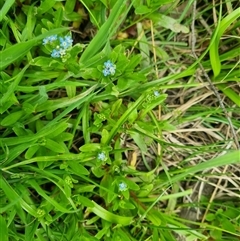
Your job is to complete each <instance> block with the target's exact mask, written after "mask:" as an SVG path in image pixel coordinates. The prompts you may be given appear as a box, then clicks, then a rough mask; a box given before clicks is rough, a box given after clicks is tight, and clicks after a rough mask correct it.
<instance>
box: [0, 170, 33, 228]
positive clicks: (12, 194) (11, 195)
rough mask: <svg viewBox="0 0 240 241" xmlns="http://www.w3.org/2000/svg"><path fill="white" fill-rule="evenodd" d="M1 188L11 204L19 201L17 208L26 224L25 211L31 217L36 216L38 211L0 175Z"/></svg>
mask: <svg viewBox="0 0 240 241" xmlns="http://www.w3.org/2000/svg"><path fill="white" fill-rule="evenodd" d="M0 187H1V188H2V190H3V192H4V193H5V195H6V197H7V198H8V199H9V201H10V202H16V200H17V202H16V204H15V208H16V211H17V213H18V215H19V216H20V218H21V219H22V221H23V222H24V223H26V216H25V213H24V211H23V209H24V210H26V211H27V212H28V213H30V214H31V215H33V216H36V211H35V210H34V209H33V208H32V207H31V206H30V205H29V204H28V203H26V202H25V201H24V200H23V199H22V197H21V196H20V195H19V194H18V193H17V192H16V191H15V190H14V189H13V188H12V186H11V185H10V184H9V183H8V182H7V181H6V180H5V178H4V177H3V176H2V175H0Z"/></svg>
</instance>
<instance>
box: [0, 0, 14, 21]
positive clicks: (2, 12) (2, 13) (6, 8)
mask: <svg viewBox="0 0 240 241" xmlns="http://www.w3.org/2000/svg"><path fill="white" fill-rule="evenodd" d="M14 2H15V0H7V1H5V3H4V5H3V7H2V9H1V10H0V22H1V21H2V20H3V18H4V17H5V15H6V14H7V12H8V11H9V9H10V8H11V6H12V5H13V4H14Z"/></svg>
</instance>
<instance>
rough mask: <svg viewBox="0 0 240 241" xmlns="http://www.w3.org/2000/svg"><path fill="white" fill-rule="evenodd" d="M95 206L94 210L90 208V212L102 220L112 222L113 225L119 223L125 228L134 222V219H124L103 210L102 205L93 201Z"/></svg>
mask: <svg viewBox="0 0 240 241" xmlns="http://www.w3.org/2000/svg"><path fill="white" fill-rule="evenodd" d="M92 202H93V204H94V207H93V208H90V210H91V211H92V212H93V213H95V214H96V215H97V216H99V217H100V218H102V219H104V220H106V221H108V222H111V223H117V224H122V225H124V226H126V225H129V224H130V223H131V222H132V219H133V217H123V216H119V215H116V214H113V213H111V212H109V211H107V210H106V209H104V208H102V207H101V206H100V205H98V204H97V203H95V202H94V201H92Z"/></svg>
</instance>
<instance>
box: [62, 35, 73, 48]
mask: <svg viewBox="0 0 240 241" xmlns="http://www.w3.org/2000/svg"><path fill="white" fill-rule="evenodd" d="M59 40H60V46H61V47H62V48H63V49H68V48H70V47H72V42H73V40H72V38H71V36H65V37H64V38H61V37H60V38H59Z"/></svg>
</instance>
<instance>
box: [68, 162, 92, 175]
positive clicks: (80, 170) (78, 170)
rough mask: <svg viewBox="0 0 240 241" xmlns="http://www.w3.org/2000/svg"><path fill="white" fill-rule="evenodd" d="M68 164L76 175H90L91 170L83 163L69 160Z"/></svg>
mask: <svg viewBox="0 0 240 241" xmlns="http://www.w3.org/2000/svg"><path fill="white" fill-rule="evenodd" d="M68 165H69V166H70V167H71V169H72V172H73V173H74V174H76V175H79V176H82V175H88V174H89V171H88V170H87V169H86V168H85V167H84V166H83V165H81V164H79V163H77V162H76V161H69V162H68Z"/></svg>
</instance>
